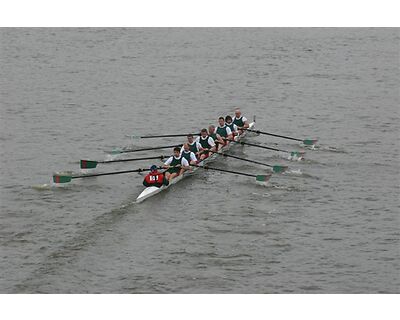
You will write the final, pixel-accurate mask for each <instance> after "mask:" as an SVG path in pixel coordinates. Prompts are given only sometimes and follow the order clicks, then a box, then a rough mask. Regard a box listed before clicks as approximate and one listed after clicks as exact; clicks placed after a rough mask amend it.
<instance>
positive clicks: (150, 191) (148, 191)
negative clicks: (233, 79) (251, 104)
mask: <svg viewBox="0 0 400 320" xmlns="http://www.w3.org/2000/svg"><path fill="white" fill-rule="evenodd" d="M254 126H255V122H252V123H250V125H249V129H254ZM249 132H250V131H249ZM247 134H248V131H244V132H243V133H242V134H241V135H239V136H236V137H235V141H240V140H242V139H244V138H245V137H246V135H247ZM234 145H236V144H234V143H229V144H228V145H226V146H224V147H223V148H221V150H220V151H219V153H223V152H226V151H228V150H229V149H230V148H231V147H232V146H234ZM219 156H220V154H218V153H213V154H212V155H211V156H209V157H208V158H206V159H204V160H203V161H201V162H199V164H198V166H197V167H194V168H192V169H191V170H190V171H185V172H184V173H183V174H181V175H179V176H177V177H176V178H174V179H172V181H170V182H169V185H167V186H162V187H160V188H158V187H146V188H145V189H144V190H143V191H142V192H141V193H140V194H139V196H138V197H137V199H136V202H137V203H138V202H142V201H144V200H146V199H148V198H150V197H152V196H155V195H156V194H158V193H160V192H162V191H164V190H166V189H168V188H169V187H171V186H172V185H174V184H176V183H178V182H179V181H181V180H182V179H184V178H186V177H187V176H190V175H192V174H194V173H195V172H196V171H197V170H199V169H200V167H202V166H204V165H206V164H207V163H209V162H212V161H214V160H215V159H216V158H217V157H219Z"/></svg>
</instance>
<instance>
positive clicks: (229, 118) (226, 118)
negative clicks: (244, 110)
mask: <svg viewBox="0 0 400 320" xmlns="http://www.w3.org/2000/svg"><path fill="white" fill-rule="evenodd" d="M225 122H226V124H231V123H232V117H231V116H226V117H225Z"/></svg>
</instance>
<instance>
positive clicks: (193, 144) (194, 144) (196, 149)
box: [182, 134, 203, 158]
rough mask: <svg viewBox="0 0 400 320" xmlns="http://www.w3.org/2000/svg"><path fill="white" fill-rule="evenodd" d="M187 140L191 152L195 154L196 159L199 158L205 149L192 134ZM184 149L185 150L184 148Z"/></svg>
mask: <svg viewBox="0 0 400 320" xmlns="http://www.w3.org/2000/svg"><path fill="white" fill-rule="evenodd" d="M187 140H188V141H187V143H188V144H189V149H190V151H192V152H193V153H194V154H195V156H196V158H199V157H200V152H201V150H202V149H203V148H202V146H201V144H200V143H199V142H198V141H197V140H196V139H195V138H194V137H193V135H192V134H188V136H187ZM182 149H183V146H182Z"/></svg>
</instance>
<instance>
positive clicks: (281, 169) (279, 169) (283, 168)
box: [218, 152, 288, 173]
mask: <svg viewBox="0 0 400 320" xmlns="http://www.w3.org/2000/svg"><path fill="white" fill-rule="evenodd" d="M218 153H219V152H218ZM219 154H220V155H222V156H224V157H228V158H233V159H238V160H242V161H247V162H251V163H256V164H259V165H262V166H266V167H270V168H272V171H273V172H275V173H282V172H285V171H286V170H287V169H288V167H287V166H280V165H270V164H267V163H264V162H259V161H255V160H250V159H245V158H240V157H237V156H233V155H231V154H226V153H219Z"/></svg>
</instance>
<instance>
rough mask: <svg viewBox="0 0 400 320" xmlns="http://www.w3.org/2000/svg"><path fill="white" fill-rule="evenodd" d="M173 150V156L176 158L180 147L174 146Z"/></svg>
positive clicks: (179, 152)
mask: <svg viewBox="0 0 400 320" xmlns="http://www.w3.org/2000/svg"><path fill="white" fill-rule="evenodd" d="M173 152H174V156H175V157H177V158H178V157H179V156H180V154H181V149H180V148H179V147H175V148H174V151H173Z"/></svg>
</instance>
